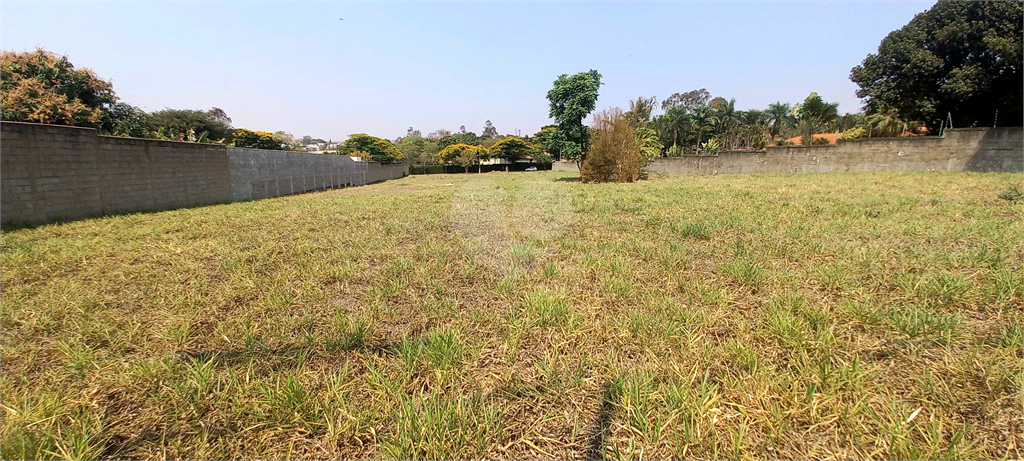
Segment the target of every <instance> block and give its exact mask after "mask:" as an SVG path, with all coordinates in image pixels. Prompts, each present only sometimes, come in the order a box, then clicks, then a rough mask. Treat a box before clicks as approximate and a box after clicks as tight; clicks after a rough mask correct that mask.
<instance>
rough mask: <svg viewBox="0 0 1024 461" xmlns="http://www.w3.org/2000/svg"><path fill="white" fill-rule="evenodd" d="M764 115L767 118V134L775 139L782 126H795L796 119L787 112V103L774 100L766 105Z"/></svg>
mask: <svg viewBox="0 0 1024 461" xmlns="http://www.w3.org/2000/svg"><path fill="white" fill-rule="evenodd" d="M765 116H766V117H767V118H768V120H767V121H768V135H769V136H770V137H771V138H772V139H775V136H777V135H778V134H779V133H780V132H781V131H782V129H783V128H792V127H794V126H796V119H795V118H794V117H793V115H792V114H790V113H789V104H784V103H781V102H776V103H772V104H769V105H768V110H766V111H765Z"/></svg>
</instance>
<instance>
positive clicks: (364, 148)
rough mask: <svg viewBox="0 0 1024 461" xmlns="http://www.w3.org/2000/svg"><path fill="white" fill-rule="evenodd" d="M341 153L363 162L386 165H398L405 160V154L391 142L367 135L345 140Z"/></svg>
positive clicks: (350, 136)
mask: <svg viewBox="0 0 1024 461" xmlns="http://www.w3.org/2000/svg"><path fill="white" fill-rule="evenodd" d="M339 153H341V154H344V155H352V156H359V157H362V158H363V160H366V161H373V162H380V163H382V164H385V165H387V164H391V163H398V162H399V161H401V160H402V159H404V158H405V154H403V153H402V151H400V150H398V148H397V147H395V145H394V144H391V141H388V140H386V139H381V138H378V137H376V136H370V135H367V134H366V133H356V134H351V135H349V136H348V139H346V140H345V143H344V144H342V146H341V148H340V149H339ZM364 154H365V155H364ZM367 157H369V158H367Z"/></svg>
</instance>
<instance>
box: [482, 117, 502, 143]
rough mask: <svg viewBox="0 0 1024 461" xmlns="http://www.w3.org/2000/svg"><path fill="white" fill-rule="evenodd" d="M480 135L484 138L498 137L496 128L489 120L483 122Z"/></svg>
mask: <svg viewBox="0 0 1024 461" xmlns="http://www.w3.org/2000/svg"><path fill="white" fill-rule="evenodd" d="M480 137H482V138H485V139H494V138H497V137H498V129H497V128H495V127H494V124H492V123H491V121H490V120H488V121H487V122H486V123H484V132H483V134H481V135H480Z"/></svg>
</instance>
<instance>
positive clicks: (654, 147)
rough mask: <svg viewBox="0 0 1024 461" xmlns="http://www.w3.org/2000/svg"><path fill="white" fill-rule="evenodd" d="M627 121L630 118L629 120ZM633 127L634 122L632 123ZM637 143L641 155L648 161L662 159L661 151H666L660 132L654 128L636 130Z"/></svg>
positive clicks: (644, 127)
mask: <svg viewBox="0 0 1024 461" xmlns="http://www.w3.org/2000/svg"><path fill="white" fill-rule="evenodd" d="M627 121H629V120H628V118H627ZM630 125H632V122H630ZM635 134H636V143H637V147H638V148H639V149H640V153H641V154H643V156H644V159H645V160H646V161H651V160H654V159H656V158H658V157H661V151H662V150H664V149H665V145H664V144H662V143H661V140H660V139H658V131H657V130H655V129H654V128H651V127H647V126H642V127H639V128H636V133H635Z"/></svg>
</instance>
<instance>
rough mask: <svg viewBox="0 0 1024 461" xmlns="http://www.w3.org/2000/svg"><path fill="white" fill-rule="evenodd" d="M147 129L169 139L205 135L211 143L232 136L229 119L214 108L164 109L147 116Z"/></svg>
mask: <svg viewBox="0 0 1024 461" xmlns="http://www.w3.org/2000/svg"><path fill="white" fill-rule="evenodd" d="M149 129H150V130H152V131H153V132H155V133H160V134H161V136H162V137H166V138H170V139H181V138H182V137H184V136H185V135H186V134H187V133H189V132H191V133H194V134H195V135H196V136H201V135H202V133H206V135H207V138H208V139H209V140H211V141H219V140H221V139H226V138H228V137H230V136H231V135H232V131H231V118H230V117H228V116H227V114H226V113H224V111H223V110H221V109H219V108H216V107H214V108H211V109H210V110H206V111H202V110H189V109H164V110H161V111H157V112H153V113H152V114H149ZM264 149H267V148H264Z"/></svg>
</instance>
